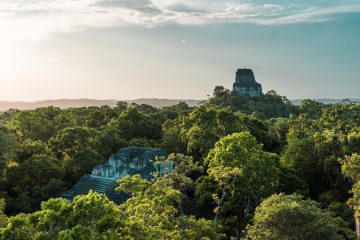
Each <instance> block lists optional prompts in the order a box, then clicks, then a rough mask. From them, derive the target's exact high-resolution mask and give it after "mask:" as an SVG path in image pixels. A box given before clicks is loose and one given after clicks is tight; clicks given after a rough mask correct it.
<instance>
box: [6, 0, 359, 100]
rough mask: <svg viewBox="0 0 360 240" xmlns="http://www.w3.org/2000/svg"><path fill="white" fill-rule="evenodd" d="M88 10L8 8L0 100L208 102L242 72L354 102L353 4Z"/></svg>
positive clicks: (108, 5) (288, 89) (109, 5)
mask: <svg viewBox="0 0 360 240" xmlns="http://www.w3.org/2000/svg"><path fill="white" fill-rule="evenodd" d="M90 2H93V3H92V4H90V3H89V2H87V1H79V2H77V4H75V3H69V2H68V3H66V2H64V3H63V4H61V3H62V2H61V1H59V3H58V4H48V5H43V4H36V3H32V4H30V3H28V4H22V3H21V1H9V3H8V4H4V5H3V6H2V9H1V10H0V11H1V12H2V13H3V14H1V15H0V19H1V21H2V22H6V23H7V24H8V26H7V27H8V28H5V27H0V33H2V36H4V37H3V39H2V40H0V43H2V47H1V48H2V51H1V53H0V63H1V65H0V70H1V71H0V79H1V89H0V96H1V97H0V100H9V101H14V100H24V101H34V100H45V99H62V98H93V99H136V98H142V97H157V98H175V99H204V98H206V95H208V94H209V93H211V92H212V89H213V87H214V86H215V85H223V86H225V87H227V88H231V84H232V82H233V81H234V78H235V75H234V72H235V70H236V69H237V68H244V67H246V68H252V69H254V71H255V75H256V77H257V79H259V80H260V81H261V82H262V83H263V87H264V90H265V91H267V90H271V89H276V90H277V91H278V92H279V93H280V94H283V95H285V94H286V95H287V96H288V97H289V98H291V99H293V98H346V97H358V93H357V89H359V87H360V81H358V74H357V72H358V69H357V66H359V64H360V57H359V54H358V53H359V51H360V45H359V44H358V42H359V39H360V29H359V28H358V26H359V24H360V16H359V14H358V12H359V11H360V6H359V4H358V3H357V2H356V1H332V2H327V1H303V2H301V3H298V4H289V3H288V2H287V1H268V2H267V3H263V2H261V3H260V2H258V1H235V2H234V1H233V2H232V3H229V2H227V1H206V0H202V1H196V2H194V1H153V2H151V1H119V2H117V1H108V0H107V1H90ZM95 3H96V4H95ZM55 10H56V11H55ZM87 11H89V12H91V14H90V13H89V14H87ZM128 11H132V12H134V13H137V15H136V14H135V15H131V14H130V13H128ZM35 12H36V13H35ZM14 14H15V15H14ZM136 16H137V17H136ZM54 18H59V20H58V21H55V20H54ZM45 22H46V23H47V24H46V23H45ZM21 24H24V25H25V27H26V30H24V31H23V30H22V28H21ZM9 29H10V30H9ZM319 89H321V91H319ZM14 92H16V94H14Z"/></svg>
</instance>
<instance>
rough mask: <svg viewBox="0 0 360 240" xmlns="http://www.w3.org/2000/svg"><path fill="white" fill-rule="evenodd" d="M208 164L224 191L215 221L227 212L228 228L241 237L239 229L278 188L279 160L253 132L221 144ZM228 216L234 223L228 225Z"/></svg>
mask: <svg viewBox="0 0 360 240" xmlns="http://www.w3.org/2000/svg"><path fill="white" fill-rule="evenodd" d="M206 163H207V164H208V173H209V175H210V176H211V177H213V178H214V179H215V180H216V181H217V182H218V183H219V184H220V186H222V189H223V196H222V198H221V200H219V205H218V208H217V209H216V211H217V216H216V217H215V220H214V221H215V223H216V222H217V217H218V215H219V213H221V211H223V215H224V217H222V219H223V222H224V223H223V224H224V226H226V227H227V228H229V227H230V226H231V225H233V226H232V227H230V228H229V229H228V231H235V233H234V234H236V236H237V237H238V235H239V234H240V233H239V232H240V229H239V227H240V228H241V227H242V226H243V225H244V224H245V223H246V221H247V220H248V219H247V218H248V217H249V215H250V213H251V212H252V211H253V210H254V208H255V207H256V206H257V205H258V204H259V203H260V201H261V200H262V199H263V198H265V197H267V196H269V195H271V194H272V193H273V192H274V191H275V190H276V188H277V187H278V184H279V169H278V165H279V162H278V157H277V155H276V154H273V153H269V152H265V151H263V150H262V145H261V144H258V143H257V141H256V139H255V138H254V137H253V136H252V135H251V134H250V133H248V132H242V133H234V134H232V135H229V136H226V137H224V138H222V139H221V140H220V141H218V142H217V143H216V144H215V147H214V148H213V149H212V150H211V151H210V152H209V155H208V156H207V158H206ZM223 204H225V205H224V207H222V205H223ZM222 208H223V209H222ZM225 217H228V218H229V219H233V220H232V222H233V223H229V222H227V223H226V221H227V220H226V219H225ZM229 234H231V233H229Z"/></svg>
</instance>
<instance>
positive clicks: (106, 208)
mask: <svg viewBox="0 0 360 240" xmlns="http://www.w3.org/2000/svg"><path fill="white" fill-rule="evenodd" d="M121 219H122V217H121V211H120V210H119V209H118V207H117V206H116V205H115V204H114V203H113V202H111V201H110V200H109V199H108V198H107V197H106V196H105V195H101V194H97V193H93V192H92V193H89V194H88V195H85V196H78V197H75V198H74V200H73V201H72V202H69V201H67V200H64V199H60V198H59V199H51V200H49V201H47V202H44V203H42V205H41V210H40V211H38V212H35V213H32V214H27V215H25V214H20V215H17V216H15V217H11V218H10V219H9V222H8V225H7V226H6V227H5V228H3V229H0V239H1V240H7V239H19V240H34V239H36V240H40V239H41V240H52V239H59V240H65V239H69V240H76V239H104V240H105V239H111V240H115V239H128V238H126V234H125V233H124V232H125V230H123V229H124V227H123V221H122V220H121ZM122 237H124V238H122Z"/></svg>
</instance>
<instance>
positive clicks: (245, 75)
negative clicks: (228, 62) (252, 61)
mask: <svg viewBox="0 0 360 240" xmlns="http://www.w3.org/2000/svg"><path fill="white" fill-rule="evenodd" d="M233 92H234V93H236V94H239V95H248V96H250V97H259V96H262V95H263V93H262V87H261V84H260V83H258V82H256V80H255V76H254V73H253V71H252V70H251V69H238V70H237V72H236V79H235V83H234V86H233Z"/></svg>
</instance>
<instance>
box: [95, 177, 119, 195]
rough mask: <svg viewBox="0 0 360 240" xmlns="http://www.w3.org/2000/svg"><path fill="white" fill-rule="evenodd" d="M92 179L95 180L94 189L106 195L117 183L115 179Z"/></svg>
mask: <svg viewBox="0 0 360 240" xmlns="http://www.w3.org/2000/svg"><path fill="white" fill-rule="evenodd" d="M91 178H93V179H95V180H96V181H94V185H93V189H92V190H94V191H95V192H97V193H106V192H107V191H109V190H111V189H112V188H113V187H114V184H115V183H116V180H115V179H106V178H101V177H94V176H91Z"/></svg>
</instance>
